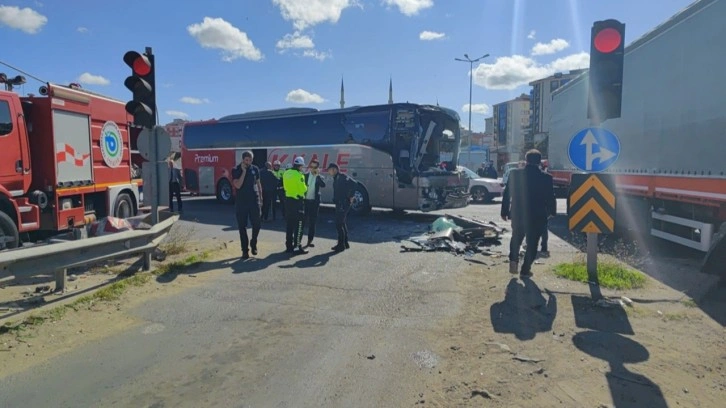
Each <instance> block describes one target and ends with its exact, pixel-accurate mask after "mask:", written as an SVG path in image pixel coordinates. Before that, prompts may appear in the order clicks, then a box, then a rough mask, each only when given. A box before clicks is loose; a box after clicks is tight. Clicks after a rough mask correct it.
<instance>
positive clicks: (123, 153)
mask: <svg viewBox="0 0 726 408" xmlns="http://www.w3.org/2000/svg"><path fill="white" fill-rule="evenodd" d="M24 82H25V79H24V78H23V77H21V76H17V77H15V78H12V79H10V78H8V77H7V76H5V75H3V74H0V83H4V84H5V88H6V91H0V249H10V248H16V247H18V246H20V243H21V238H23V239H30V240H32V239H34V238H36V237H40V236H43V235H52V234H53V233H56V232H60V231H66V230H70V229H73V228H75V227H81V226H83V225H86V224H88V223H90V222H93V220H95V219H100V218H103V217H106V216H114V217H119V218H126V217H130V216H133V215H135V214H136V213H137V211H138V207H139V186H138V183H137V182H136V181H133V180H132V176H131V146H130V143H129V126H128V123H129V122H130V117H129V115H128V114H127V113H126V110H125V108H124V103H123V102H121V101H117V100H113V99H110V98H108V97H105V96H101V95H98V94H95V93H91V92H88V91H85V90H81V89H80V87H79V86H77V85H75V84H72V85H70V86H61V85H55V84H46V85H43V86H41V87H40V89H39V93H40V96H33V95H29V96H28V97H19V96H18V95H17V94H16V93H14V92H12V86H13V85H19V84H22V83H24Z"/></svg>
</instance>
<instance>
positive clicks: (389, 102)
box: [388, 78, 393, 105]
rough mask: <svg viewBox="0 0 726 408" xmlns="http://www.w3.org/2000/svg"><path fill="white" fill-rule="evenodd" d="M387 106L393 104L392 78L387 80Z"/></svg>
mask: <svg viewBox="0 0 726 408" xmlns="http://www.w3.org/2000/svg"><path fill="white" fill-rule="evenodd" d="M388 104H389V105H392V104H393V78H390V79H389V80H388Z"/></svg>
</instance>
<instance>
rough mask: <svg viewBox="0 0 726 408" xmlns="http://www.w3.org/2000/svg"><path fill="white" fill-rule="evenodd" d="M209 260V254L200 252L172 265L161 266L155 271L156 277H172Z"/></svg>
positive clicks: (171, 263)
mask: <svg viewBox="0 0 726 408" xmlns="http://www.w3.org/2000/svg"><path fill="white" fill-rule="evenodd" d="M207 258H209V253H208V252H200V253H198V254H194V255H189V256H188V257H186V258H184V259H182V260H180V261H174V262H170V263H166V264H163V265H160V266H159V267H158V268H156V269H155V270H154V271H153V274H154V275H156V276H171V275H177V274H179V273H181V272H182V271H183V270H184V269H186V268H189V267H193V266H196V265H198V264H200V263H202V262H203V261H204V260H205V259H207Z"/></svg>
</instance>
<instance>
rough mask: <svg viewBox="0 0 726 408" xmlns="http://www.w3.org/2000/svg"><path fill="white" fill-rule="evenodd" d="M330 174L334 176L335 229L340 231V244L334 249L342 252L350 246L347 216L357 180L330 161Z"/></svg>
mask: <svg viewBox="0 0 726 408" xmlns="http://www.w3.org/2000/svg"><path fill="white" fill-rule="evenodd" d="M328 174H329V175H330V176H332V177H333V203H335V229H336V230H337V231H338V244H337V245H336V246H334V247H333V248H332V249H333V251H335V252H341V251H343V250H346V249H348V248H350V244H349V243H348V225H347V218H348V212H349V211H350V205H351V204H352V203H353V200H354V194H355V182H354V181H353V180H351V178H350V177H348V176H347V175H345V174H343V173H341V172H340V169H339V168H338V165H337V164H335V163H330V165H328Z"/></svg>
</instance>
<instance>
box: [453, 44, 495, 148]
mask: <svg viewBox="0 0 726 408" xmlns="http://www.w3.org/2000/svg"><path fill="white" fill-rule="evenodd" d="M488 56H489V54H485V55H483V56H481V57H479V58H477V59H471V58H469V54H464V58H466V59H461V58H454V60H456V61H461V62H468V63H469V160H471V137H472V134H473V132H472V130H471V93H472V90H473V88H474V63H475V62H479V61H480V60H482V59H484V58H486V57H488ZM487 159H488V158H487Z"/></svg>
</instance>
